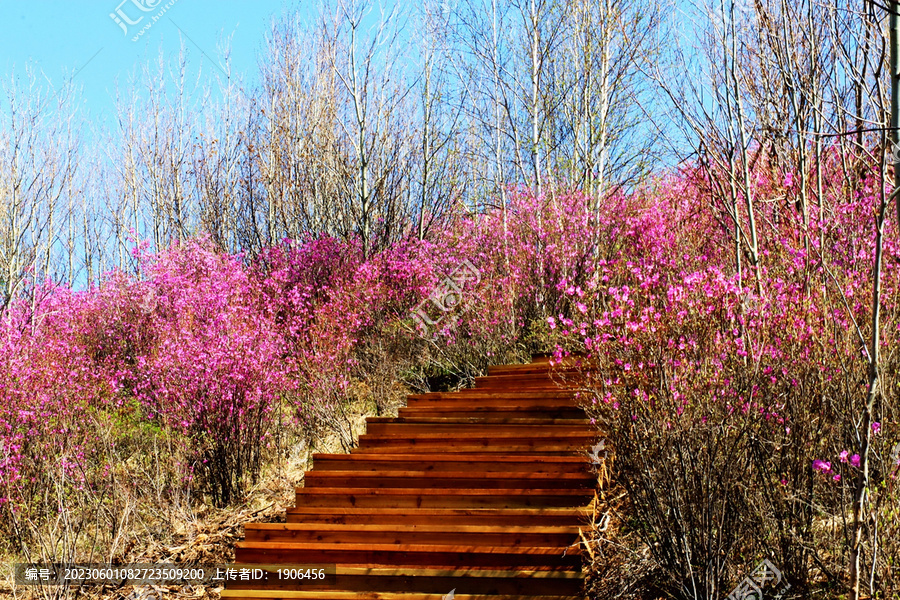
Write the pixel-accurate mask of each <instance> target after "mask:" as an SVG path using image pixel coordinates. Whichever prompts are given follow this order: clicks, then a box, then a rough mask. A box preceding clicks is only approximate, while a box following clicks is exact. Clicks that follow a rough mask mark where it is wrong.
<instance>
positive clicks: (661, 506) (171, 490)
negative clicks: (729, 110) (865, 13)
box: [0, 157, 900, 597]
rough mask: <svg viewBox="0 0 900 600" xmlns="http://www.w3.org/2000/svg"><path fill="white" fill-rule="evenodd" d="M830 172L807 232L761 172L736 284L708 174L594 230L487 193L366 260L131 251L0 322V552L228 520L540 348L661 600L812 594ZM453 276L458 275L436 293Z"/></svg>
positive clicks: (837, 255) (829, 494) (838, 534)
mask: <svg viewBox="0 0 900 600" xmlns="http://www.w3.org/2000/svg"><path fill="white" fill-rule="evenodd" d="M829 161H830V162H829V164H828V168H827V169H826V175H827V180H826V181H824V182H823V189H824V190H825V198H824V201H823V202H822V203H821V212H820V204H819V203H818V201H817V200H814V201H813V204H812V206H811V207H810V211H809V215H810V216H809V220H808V224H806V225H804V224H803V223H802V221H801V216H800V215H799V213H798V211H797V208H796V206H795V200H796V195H797V189H796V187H797V185H796V180H797V176H796V174H790V173H781V172H778V171H777V170H774V169H773V168H771V167H770V166H769V165H765V164H763V161H760V163H759V165H758V167H757V168H756V170H755V171H754V173H753V181H754V185H755V188H754V197H756V198H757V203H756V205H757V207H758V213H757V215H756V217H757V222H758V224H759V239H760V265H759V267H758V268H757V267H754V266H752V265H751V263H750V260H749V257H748V255H747V253H746V252H743V253H742V254H741V261H740V263H741V269H740V274H739V272H738V269H737V261H736V257H735V244H734V241H733V237H732V235H733V230H734V224H733V221H729V218H728V217H727V214H726V213H725V212H723V211H724V208H723V206H722V204H721V202H720V201H717V200H715V197H714V195H713V190H714V186H713V185H711V184H712V182H714V178H715V177H716V175H715V174H710V173H704V172H703V171H701V170H699V169H690V168H686V169H683V170H681V171H679V172H676V173H672V174H668V175H665V176H662V177H660V178H659V179H658V180H657V181H655V182H652V183H651V184H649V185H647V186H646V187H645V188H642V189H640V190H638V191H636V192H633V193H627V194H626V193H615V194H612V195H610V196H609V197H607V198H605V199H604V201H603V203H602V205H601V206H600V209H599V211H597V212H592V211H591V210H589V208H588V207H589V206H590V204H591V203H590V201H589V199H588V198H586V197H585V196H584V195H583V194H581V193H579V192H577V191H567V190H562V189H553V188H548V189H547V190H546V191H545V192H544V193H543V194H535V193H533V192H531V191H529V190H527V189H518V188H511V189H510V190H508V203H507V206H506V210H505V212H504V211H502V210H499V209H498V210H491V211H487V212H485V213H483V214H478V215H457V216H456V217H455V218H453V219H452V220H450V221H447V222H446V223H445V224H444V226H443V227H442V228H440V229H435V230H434V232H433V235H432V237H430V238H429V239H427V240H424V241H419V240H415V239H413V240H406V241H403V242H401V243H397V244H395V245H393V246H390V247H388V248H386V249H384V250H383V251H381V252H379V253H376V254H374V255H372V256H370V257H369V258H368V260H364V259H363V253H362V246H361V244H360V243H359V241H358V240H354V239H350V240H337V239H332V238H327V237H318V238H317V237H309V238H307V239H302V240H285V241H283V242H282V243H280V244H278V245H276V246H274V247H271V248H267V249H265V250H263V251H262V252H261V253H260V254H258V255H257V256H254V257H247V256H243V255H228V254H224V253H222V252H220V251H218V250H217V249H215V248H214V247H213V246H212V244H211V243H210V242H209V240H207V239H205V238H198V239H194V240H188V241H186V242H184V243H183V244H181V245H175V246H172V247H170V248H168V249H164V250H161V251H159V252H158V253H155V254H152V253H149V252H148V251H147V248H146V244H141V245H139V247H138V248H137V249H136V250H135V253H136V255H137V256H138V258H139V259H140V261H139V262H140V265H141V266H140V273H138V274H128V273H121V272H116V273H111V274H109V275H108V276H107V278H106V279H105V280H104V282H103V284H102V285H100V286H99V287H97V288H92V289H89V290H85V291H81V292H76V291H73V290H70V289H68V288H65V287H62V286H56V285H53V284H51V283H45V284H40V285H33V286H32V287H31V288H30V289H29V290H28V291H27V293H26V294H24V295H22V296H21V297H20V298H18V299H17V300H16V301H15V302H13V303H12V304H11V306H10V307H9V309H8V310H7V311H6V312H5V313H4V314H3V315H2V318H0V451H2V452H0V515H2V517H0V527H2V528H3V529H4V533H6V534H8V535H9V536H13V537H16V538H17V540H18V542H19V545H20V547H25V546H26V545H27V543H28V542H29V539H28V537H29V535H31V536H33V535H37V534H38V532H39V529H40V523H49V522H50V521H51V518H52V517H53V515H54V513H55V512H56V511H59V510H63V507H65V506H83V507H87V506H92V507H94V508H93V509H91V510H93V511H94V512H92V513H88V512H84V514H83V515H82V516H83V520H82V522H83V523H88V522H90V519H94V520H95V521H97V520H100V521H102V522H103V523H105V524H106V525H105V526H108V527H107V529H108V530H110V531H115V530H116V527H117V525H115V523H118V522H120V521H122V519H123V518H124V517H123V514H124V512H123V511H125V510H126V508H124V507H125V506H126V505H127V502H125V500H122V499H121V497H122V495H123V494H125V493H126V492H124V491H123V490H125V489H128V485H130V484H134V485H135V486H140V485H148V486H149V487H152V489H153V494H154V498H156V499H157V500H158V499H159V498H165V497H172V496H175V495H177V494H178V493H181V492H180V491H179V490H188V491H197V492H202V493H203V494H205V495H206V496H208V497H209V499H211V500H212V501H213V502H214V503H217V504H227V503H229V502H234V501H237V500H240V499H241V497H242V495H243V493H244V491H245V490H246V488H247V486H248V485H250V484H252V483H253V482H254V481H256V480H257V478H258V477H259V474H260V471H261V469H262V468H263V466H264V464H265V463H266V461H267V460H269V459H270V458H271V457H273V456H274V452H276V451H277V448H275V447H274V446H275V445H276V442H277V440H280V439H284V436H285V433H286V431H289V432H293V433H295V434H297V435H313V434H315V433H316V432H319V431H321V430H322V429H323V428H324V429H326V430H329V431H334V432H336V433H338V435H339V439H340V442H341V444H342V445H343V446H344V448H345V449H347V450H349V449H350V448H352V447H353V445H354V444H355V440H354V430H353V423H352V419H351V417H352V415H351V414H350V409H351V401H355V402H358V401H359V400H365V401H366V402H371V403H372V405H374V410H375V412H377V413H379V414H380V413H381V412H382V411H384V410H387V407H388V405H389V403H388V402H387V398H388V397H395V396H398V395H400V396H402V393H403V388H402V387H401V388H399V390H398V386H396V385H395V382H397V381H402V382H403V383H405V384H406V385H407V386H409V387H412V388H413V389H427V387H428V385H429V381H432V380H433V378H435V377H438V376H440V377H446V378H447V379H449V380H450V381H464V380H466V379H468V378H471V377H472V376H475V375H479V374H481V373H482V372H483V371H484V369H485V367H486V366H487V365H489V364H495V363H501V362H508V361H516V360H523V359H527V358H528V355H529V354H530V353H531V352H535V351H546V350H549V349H552V348H554V347H557V350H558V354H559V355H562V354H563V353H564V352H568V351H579V352H584V353H586V354H587V355H588V358H589V360H590V363H591V364H592V367H593V370H592V371H591V373H592V377H593V379H592V380H591V381H590V384H591V385H590V391H591V394H592V397H593V398H594V401H595V404H594V405H593V408H592V411H593V415H592V416H593V417H594V419H595V420H596V421H597V422H598V423H599V424H600V425H601V426H602V427H603V429H604V430H605V432H606V435H607V436H608V437H609V438H610V440H611V442H612V445H613V446H614V447H615V453H616V459H615V460H616V462H615V468H616V472H617V475H618V480H619V481H620V482H621V483H622V485H623V486H624V487H625V489H626V490H627V491H628V493H629V501H630V503H631V513H630V514H631V516H630V520H629V521H627V523H626V525H627V527H626V528H627V529H629V531H631V532H632V533H633V534H634V536H635V537H634V539H636V540H638V541H639V543H638V542H635V543H636V544H637V547H635V550H637V551H638V552H639V553H640V552H643V551H646V552H647V553H649V556H650V557H651V558H652V560H651V563H652V569H653V573H654V574H655V576H657V579H658V580H660V581H662V582H664V585H665V587H666V590H667V593H669V594H671V595H673V596H676V597H677V596H683V597H687V596H690V594H693V593H695V591H696V592H697V593H701V592H702V595H704V596H705V597H716V596H724V595H727V593H728V592H729V591H730V587H729V586H731V585H732V584H733V583H734V582H735V581H736V579H739V578H740V577H741V574H742V573H745V572H746V571H747V570H748V569H752V568H753V567H754V566H755V564H756V563H757V562H758V560H759V559H760V558H762V557H768V558H770V559H771V560H772V561H773V563H775V564H777V565H778V566H779V567H780V568H781V569H782V570H783V572H784V573H786V574H787V575H788V577H789V578H790V581H791V582H792V585H794V586H795V589H797V590H803V589H805V587H806V586H807V585H808V584H809V583H810V581H812V580H814V579H825V580H829V581H831V582H832V583H833V584H835V585H837V584H838V583H839V577H838V576H837V575H836V574H837V573H841V572H843V571H845V570H846V569H845V568H844V566H843V565H842V564H841V561H842V560H844V557H845V556H846V545H845V539H846V537H845V533H846V530H845V526H844V523H845V522H846V519H847V518H848V511H849V498H851V497H852V493H853V488H854V486H855V481H856V478H857V474H858V472H859V469H860V468H861V461H860V458H859V457H860V455H861V447H860V438H861V435H862V433H863V432H861V431H859V426H858V407H859V406H860V404H861V401H862V399H863V398H864V396H865V391H866V390H865V385H864V377H863V374H864V371H865V358H864V355H863V351H864V350H863V348H864V344H863V340H864V339H865V338H866V336H867V335H868V327H869V315H870V311H871V306H870V301H869V298H870V289H871V264H870V263H871V258H872V251H873V246H872V243H873V242H872V235H871V214H872V206H873V203H874V201H875V194H877V193H878V190H877V189H876V188H877V183H876V182H877V178H875V177H874V176H869V177H868V178H866V179H861V180H859V181H857V182H856V183H854V184H853V185H852V186H851V185H849V184H848V183H847V182H846V180H845V177H844V175H843V172H842V171H841V169H840V165H841V164H842V163H841V162H840V161H836V160H833V157H830V158H829ZM870 175H871V174H870ZM820 214H821V217H820ZM738 218H739V220H740V221H741V225H742V227H746V226H748V224H747V222H746V215H743V214H742V215H740V216H739V217H738ZM889 230H890V231H889V236H888V243H887V245H886V257H887V259H886V261H885V278H884V288H885V298H884V307H883V310H884V313H883V318H882V323H883V326H884V328H885V335H884V340H883V341H884V348H883V357H884V361H885V375H884V381H883V384H882V385H883V389H884V390H885V391H886V395H885V399H884V402H882V403H881V404H880V405H879V406H878V407H877V408H878V419H877V420H878V423H877V431H876V430H875V428H873V430H872V431H873V435H874V437H873V440H874V442H875V447H874V451H873V456H874V463H873V464H872V465H871V467H872V488H871V489H872V491H871V496H870V498H871V507H872V511H871V514H872V519H873V521H872V523H873V524H876V523H877V528H878V531H879V532H881V535H882V543H881V545H880V546H879V551H878V558H877V560H876V565H875V570H876V572H877V573H878V574H879V575H878V576H879V578H880V579H879V580H880V581H884V582H885V586H889V585H896V582H897V573H896V570H895V569H896V567H895V566H892V565H895V564H897V561H898V560H900V550H898V544H896V543H894V544H893V545H892V544H891V543H890V540H891V539H894V540H896V539H900V531H898V529H897V528H898V525H897V521H896V519H892V518H891V517H890V515H892V514H895V513H893V512H892V511H897V510H898V508H900V506H898V493H897V491H896V489H895V488H894V486H893V484H894V482H895V479H896V475H897V473H898V471H900V466H895V465H894V464H893V462H892V461H894V462H895V461H896V460H898V459H897V458H892V457H893V453H892V448H893V447H894V445H895V444H896V443H897V442H898V441H900V439H898V437H900V434H898V430H897V427H896V419H895V416H894V415H895V413H894V412H893V411H895V410H896V408H897V404H896V390H897V389H900V388H898V382H897V381H896V379H895V373H897V372H898V370H897V367H898V366H900V365H898V359H897V354H896V349H895V348H896V346H897V344H896V341H897V333H898V326H900V321H898V310H897V308H898V304H897V292H898V291H900V276H898V273H900V271H898V264H900V248H898V245H897V243H896V235H895V234H896V227H895V224H893V223H891V225H890V227H889ZM464 264H465V265H471V266H472V268H474V269H475V270H476V272H477V277H474V278H470V279H469V280H467V283H465V285H464V287H463V288H461V289H459V290H456V291H453V293H452V294H451V293H450V292H451V291H452V287H448V286H450V283H452V277H453V274H454V273H455V272H456V271H457V270H458V269H459V268H460V266H461V265H464ZM448 282H450V283H448ZM438 305H440V306H438ZM417 306H420V307H425V308H427V309H428V310H429V311H430V313H429V314H430V315H432V317H433V321H434V322H433V324H432V325H431V326H430V327H428V328H426V329H423V327H422V325H423V323H422V322H421V321H419V322H418V323H417V321H416V319H415V318H414V317H413V312H412V310H413V309H414V308H416V307H417ZM160 449H163V450H160ZM151 472H161V473H162V475H161V476H159V477H156V478H155V479H153V478H151V477H150V476H149V475H148V474H149V473H151ZM151 479H152V481H153V483H152V485H150V484H147V483H146V482H148V481H151ZM141 481H143V482H145V483H140V482H141ZM126 484H127V485H126ZM48 490H54V491H53V494H49V493H48ZM104 498H107V499H108V498H112V499H113V500H107V499H104ZM76 500H77V501H76ZM111 507H118V508H115V510H114V509H113V508H111ZM23 523H32V524H34V527H32V528H31V529H29V530H28V531H30V532H31V533H28V532H26V531H25V530H24V529H22V528H21V527H20V526H21V525H22V524H23ZM873 529H874V527H873ZM16 532H18V533H16ZM629 539H630V538H629ZM90 543H91V544H96V540H94V541H91V542H90ZM108 546H109V547H114V546H115V543H114V542H113V540H112V538H110V540H108ZM869 552H870V553H869V556H871V555H872V554H874V552H872V551H871V550H870V551H869ZM870 560H871V559H870ZM892 561H893V562H892ZM660 574H661V575H662V577H661V578H660V577H658V575H660ZM892 582H893V583H892ZM885 589H887V587H886V588H885Z"/></svg>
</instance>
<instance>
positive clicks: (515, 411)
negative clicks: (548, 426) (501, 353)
mask: <svg viewBox="0 0 900 600" xmlns="http://www.w3.org/2000/svg"><path fill="white" fill-rule="evenodd" d="M397 412H398V415H399V416H400V417H437V418H445V419H448V418H516V417H518V418H537V419H567V420H569V419H584V418H585V412H584V409H583V408H580V407H576V406H539V405H534V406H528V407H525V408H513V407H507V406H442V405H438V406H429V407H421V406H412V407H403V408H400V409H399V410H398V411H397Z"/></svg>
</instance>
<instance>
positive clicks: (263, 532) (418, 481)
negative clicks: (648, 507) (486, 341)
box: [222, 357, 600, 600]
mask: <svg viewBox="0 0 900 600" xmlns="http://www.w3.org/2000/svg"><path fill="white" fill-rule="evenodd" d="M578 360H580V359H570V360H569V361H567V362H566V363H564V365H563V366H562V367H561V368H558V367H552V366H551V365H550V364H549V358H548V357H543V358H541V357H538V358H537V359H536V360H535V362H533V363H532V364H530V365H508V366H505V367H498V368H492V369H491V370H490V372H489V375H488V376H487V377H483V378H478V379H477V380H476V387H475V388H473V389H470V390H464V391H460V392H453V393H446V392H440V393H428V394H413V395H410V396H409V397H408V399H407V400H408V406H406V407H403V408H400V409H399V411H398V416H397V417H369V418H368V419H367V420H366V427H367V432H366V433H365V434H363V435H361V436H360V438H359V447H358V448H356V449H355V450H354V451H353V452H352V453H351V454H349V455H335V454H315V455H313V469H312V470H311V471H308V472H307V473H306V474H305V477H304V487H302V488H299V489H297V490H296V494H295V497H296V503H295V504H296V505H295V506H294V507H293V508H291V509H288V511H287V513H286V519H285V520H286V521H287V522H286V523H251V524H247V525H246V526H245V539H244V540H243V541H242V542H239V543H237V544H236V547H235V556H236V560H237V562H238V563H243V564H247V565H257V566H265V567H264V568H265V570H266V571H267V572H268V573H269V574H272V573H273V572H274V571H273V570H272V569H273V568H277V566H278V565H283V566H287V565H305V566H307V567H313V566H316V565H320V566H324V565H331V566H330V567H329V569H333V570H334V571H335V575H334V576H331V575H329V577H328V578H327V579H326V581H318V582H313V581H309V580H305V581H302V582H297V581H285V580H278V579H277V578H273V579H269V580H266V581H264V582H258V581H229V582H228V583H227V588H228V589H227V590H225V592H224V593H223V594H222V597H223V598H247V599H248V600H249V599H253V598H256V599H259V600H263V599H266V598H268V599H275V598H285V600H287V599H288V598H296V599H303V598H310V599H311V598H320V599H324V600H328V599H332V600H351V599H360V600H364V599H371V600H376V599H379V598H380V599H383V600H400V599H406V598H426V599H427V598H433V599H434V600H437V598H444V597H446V595H447V594H449V592H450V590H455V598H457V599H458V600H476V599H478V600H488V599H491V600H498V599H500V598H504V599H516V598H520V599H521V600H526V599H533V600H559V599H560V598H580V597H583V596H582V595H581V587H582V582H583V575H582V572H581V564H582V556H581V550H580V536H579V532H578V529H579V527H584V526H586V524H587V521H588V517H589V512H590V511H589V508H588V504H589V503H590V502H591V500H592V498H593V497H594V494H595V491H594V490H595V486H596V483H597V479H596V474H595V473H594V470H593V466H592V465H591V464H590V461H589V460H588V457H587V450H588V449H589V448H590V446H591V445H593V443H594V442H596V440H597V439H598V438H599V437H600V435H599V432H598V431H597V430H596V428H595V427H594V426H592V425H591V424H590V422H589V420H588V419H587V416H586V414H585V409H584V406H585V405H586V404H587V402H588V401H589V397H588V396H587V395H581V394H579V393H577V392H575V391H573V390H572V389H566V388H563V387H559V383H560V382H561V381H562V378H561V375H562V373H563V371H566V372H568V373H569V374H571V375H577V374H578V373H579V372H578V369H577V368H575V367H574V365H575V363H576V362H577V361H578ZM572 380H573V379H572V378H570V379H569V382H570V383H571V381H572ZM260 568H262V567H260ZM329 572H331V571H329Z"/></svg>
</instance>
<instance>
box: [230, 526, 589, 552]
mask: <svg viewBox="0 0 900 600" xmlns="http://www.w3.org/2000/svg"><path fill="white" fill-rule="evenodd" d="M244 532H245V533H244V541H246V542H276V541H282V542H304V543H311V542H322V543H329V544H371V543H381V544H427V545H433V546H447V545H450V546H457V545H460V544H462V545H466V544H471V545H477V546H533V547H550V548H565V547H566V546H569V545H571V544H573V543H576V542H577V541H578V539H579V538H578V529H577V528H573V527H497V526H486V525H480V526H479V525H475V526H473V525H468V526H448V525H400V524H391V525H385V524H377V525H337V524H323V523H248V524H247V525H246V526H245V528H244Z"/></svg>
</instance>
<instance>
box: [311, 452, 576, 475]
mask: <svg viewBox="0 0 900 600" xmlns="http://www.w3.org/2000/svg"><path fill="white" fill-rule="evenodd" d="M590 466H591V465H590V462H589V461H588V459H587V457H585V456H574V455H573V456H554V455H546V456H542V455H538V454H533V455H529V456H527V457H523V456H521V455H515V454H510V455H503V454H490V455H485V454H481V453H473V454H456V453H454V454H447V453H443V452H435V453H433V454H425V453H419V454H386V453H378V454H373V453H369V454H358V453H356V454H313V469H314V470H315V471H381V470H404V471H417V470H421V471H428V472H431V471H457V470H461V469H462V470H466V471H479V472H482V473H492V472H496V471H500V472H505V471H532V472H536V473H585V472H589V471H590Z"/></svg>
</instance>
